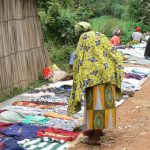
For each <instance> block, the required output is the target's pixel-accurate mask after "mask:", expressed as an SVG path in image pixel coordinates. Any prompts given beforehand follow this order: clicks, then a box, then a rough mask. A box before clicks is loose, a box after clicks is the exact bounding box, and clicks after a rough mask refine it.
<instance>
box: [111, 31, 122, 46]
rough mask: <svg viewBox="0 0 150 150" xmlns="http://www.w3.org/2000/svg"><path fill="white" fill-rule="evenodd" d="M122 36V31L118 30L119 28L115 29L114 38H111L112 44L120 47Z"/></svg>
mask: <svg viewBox="0 0 150 150" xmlns="http://www.w3.org/2000/svg"><path fill="white" fill-rule="evenodd" d="M120 35H121V31H120V29H118V28H117V29H115V30H114V32H113V37H112V38H111V43H112V44H113V45H114V46H118V45H120Z"/></svg>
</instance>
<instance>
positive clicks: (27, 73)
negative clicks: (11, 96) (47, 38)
mask: <svg viewBox="0 0 150 150" xmlns="http://www.w3.org/2000/svg"><path fill="white" fill-rule="evenodd" d="M36 2H37V1H36V0H0V35H1V36H0V94H2V93H3V92H4V91H8V90H9V89H11V88H12V87H14V86H17V87H23V88H24V87H27V86H28V85H29V83H30V82H31V81H33V80H37V78H38V75H39V73H40V72H41V71H42V68H43V67H44V66H47V65H49V64H50V61H49V57H48V51H47V50H46V49H44V47H43V41H42V38H43V37H42V32H41V26H40V23H39V17H38V14H37V9H36Z"/></svg>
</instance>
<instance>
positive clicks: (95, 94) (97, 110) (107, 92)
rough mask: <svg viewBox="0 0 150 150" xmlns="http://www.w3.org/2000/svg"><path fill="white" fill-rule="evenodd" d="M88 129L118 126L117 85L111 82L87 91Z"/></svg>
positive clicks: (86, 117) (86, 113) (86, 111)
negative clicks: (116, 107) (116, 108)
mask: <svg viewBox="0 0 150 150" xmlns="http://www.w3.org/2000/svg"><path fill="white" fill-rule="evenodd" d="M85 99H86V110H85V121H86V129H87V130H88V129H105V128H114V127H115V126H116V110H115V86H114V85H111V84H109V83H106V84H101V85H97V86H94V87H90V88H87V89H86V91H85Z"/></svg>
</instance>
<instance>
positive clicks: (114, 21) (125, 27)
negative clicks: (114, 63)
mask: <svg viewBox="0 0 150 150" xmlns="http://www.w3.org/2000/svg"><path fill="white" fill-rule="evenodd" d="M90 22H91V24H92V27H93V30H94V31H98V32H101V33H104V34H105V35H107V36H108V37H109V38H111V37H112V33H113V30H114V29H115V28H120V29H121V33H122V34H121V42H122V44H127V43H128V42H130V40H131V35H132V33H133V32H134V29H135V27H136V26H142V24H141V23H135V22H133V21H131V20H128V21H127V20H123V19H118V18H114V17H112V16H101V17H98V18H94V19H91V20H90Z"/></svg>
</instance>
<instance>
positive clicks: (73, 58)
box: [69, 51, 76, 65]
mask: <svg viewBox="0 0 150 150" xmlns="http://www.w3.org/2000/svg"><path fill="white" fill-rule="evenodd" d="M75 57H76V53H75V51H74V52H72V54H71V57H70V61H69V64H70V65H73V63H74V61H75Z"/></svg>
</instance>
